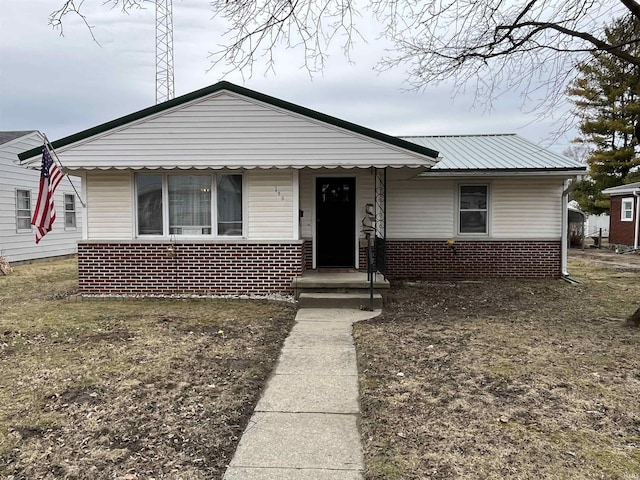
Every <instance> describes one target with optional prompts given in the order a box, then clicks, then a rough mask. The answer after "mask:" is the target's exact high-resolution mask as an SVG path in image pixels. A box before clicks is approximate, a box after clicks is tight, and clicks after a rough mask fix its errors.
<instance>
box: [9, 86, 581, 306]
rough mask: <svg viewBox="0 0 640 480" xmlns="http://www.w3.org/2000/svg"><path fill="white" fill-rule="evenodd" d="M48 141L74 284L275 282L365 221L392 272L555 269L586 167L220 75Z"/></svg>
mask: <svg viewBox="0 0 640 480" xmlns="http://www.w3.org/2000/svg"><path fill="white" fill-rule="evenodd" d="M53 146H54V147H55V148H56V150H57V152H58V154H59V156H60V158H61V159H62V161H63V163H64V165H65V167H67V168H68V169H69V170H70V171H76V172H78V173H77V174H78V175H81V176H82V178H83V194H82V195H83V197H84V198H86V201H87V209H86V210H85V220H86V221H85V223H84V231H83V240H82V241H81V242H79V245H78V268H79V287H80V290H81V292H83V293H88V294H102V293H111V294H176V293H177V294H181V293H186V294H190V293H198V294H228V293H230V294H243V293H254V294H264V293H271V292H288V291H291V289H292V281H293V280H294V279H295V278H297V277H298V276H300V275H302V274H303V273H304V272H305V270H309V269H316V270H318V272H319V273H320V274H321V273H322V272H323V270H324V269H327V268H330V269H334V270H335V269H339V271H342V270H345V269H347V270H366V261H365V258H366V248H365V247H366V241H365V238H364V237H365V231H366V230H367V226H372V227H373V229H371V230H370V232H371V234H372V236H373V237H374V238H375V241H374V244H375V253H376V257H377V267H378V269H379V270H380V271H382V272H383V273H384V274H385V275H386V276H387V277H388V278H392V279H393V278H409V277H413V278H417V277H422V278H464V277H466V278H476V277H560V276H561V275H564V274H565V272H566V231H567V222H566V218H567V215H566V210H567V196H568V193H569V189H568V188H567V187H568V185H569V182H570V181H571V180H575V179H576V177H577V176H579V175H582V174H584V171H585V168H584V166H583V165H581V164H579V163H578V162H575V161H573V160H571V159H568V158H566V157H563V156H561V155H557V154H555V153H553V152H550V151H549V150H545V149H543V148H540V147H539V146H537V145H535V144H533V143H531V142H529V141H527V140H525V139H523V138H521V137H519V136H517V135H511V134H508V135H469V136H439V137H407V138H397V137H392V136H389V135H385V134H383V133H381V132H377V131H373V130H370V129H368V128H365V127H363V126H361V125H356V124H353V123H350V122H346V121H344V120H340V119H337V118H335V117H331V116H328V115H324V114H322V113H320V112H316V111H313V110H310V109H307V108H304V107H302V106H299V105H295V104H291V103H289V102H285V101H283V100H280V99H277V98H274V97H270V96H267V95H264V94H261V93H259V92H255V91H253V90H249V89H246V88H243V87H239V86H237V85H233V84H231V83H228V82H220V83H217V84H215V85H212V86H210V87H207V88H204V89H201V90H198V91H195V92H192V93H189V94H187V95H183V96H181V97H178V98H175V99H173V100H170V101H168V102H165V103H162V104H159V105H155V106H152V107H149V108H147V109H144V110H141V111H138V112H134V113H132V114H130V115H127V116H125V117H122V118H119V119H115V120H113V121H111V122H108V123H105V124H103V125H99V126H97V127H94V128H91V129H88V130H85V131H83V132H79V133H77V134H74V135H71V136H69V137H66V138H63V139H60V140H57V141H55V142H53ZM438 152H440V155H439V154H438ZM38 155H39V153H38V151H37V150H36V149H32V150H30V151H26V152H23V153H22V154H20V159H21V160H22V161H24V162H26V163H29V164H33V163H37V162H38Z"/></svg>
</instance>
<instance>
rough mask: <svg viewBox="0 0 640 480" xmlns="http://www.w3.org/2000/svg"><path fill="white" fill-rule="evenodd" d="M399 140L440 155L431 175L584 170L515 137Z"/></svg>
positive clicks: (444, 136) (509, 134) (424, 137)
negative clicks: (437, 172)
mask: <svg viewBox="0 0 640 480" xmlns="http://www.w3.org/2000/svg"><path fill="white" fill-rule="evenodd" d="M400 138H402V139H403V140H407V141H409V142H413V143H416V144H418V145H421V146H423V147H427V148H431V149H433V150H437V151H438V152H440V157H441V160H440V161H439V162H438V163H437V164H436V165H435V166H434V167H433V168H432V169H431V170H432V171H441V170H525V169H526V170H531V169H535V170H554V169H562V170H568V169H575V170H584V169H585V168H586V167H585V165H583V164H582V163H580V162H577V161H575V160H573V159H571V158H568V157H565V156H564V155H559V154H557V153H555V152H552V151H551V150H548V149H546V148H543V147H540V146H539V145H536V144H535V143H533V142H530V141H529V140H526V139H524V138H522V137H520V136H519V135H516V134H515V133H508V134H489V135H436V136H408V137H400Z"/></svg>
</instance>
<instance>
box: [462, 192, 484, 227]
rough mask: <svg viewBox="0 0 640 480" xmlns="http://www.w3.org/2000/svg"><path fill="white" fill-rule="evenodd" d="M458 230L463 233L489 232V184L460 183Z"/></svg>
mask: <svg viewBox="0 0 640 480" xmlns="http://www.w3.org/2000/svg"><path fill="white" fill-rule="evenodd" d="M459 201H460V203H459V217H458V232H459V233H463V234H487V233H489V230H488V212H489V210H488V204H489V186H488V185H460V200H459Z"/></svg>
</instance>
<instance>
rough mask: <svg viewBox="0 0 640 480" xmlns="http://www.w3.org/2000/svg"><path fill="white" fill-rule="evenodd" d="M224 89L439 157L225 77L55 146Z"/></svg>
mask: <svg viewBox="0 0 640 480" xmlns="http://www.w3.org/2000/svg"><path fill="white" fill-rule="evenodd" d="M223 90H227V91H229V92H233V93H236V94H238V95H242V96H244V97H247V98H252V99H254V100H258V101H261V102H264V103H267V104H270V105H273V106H276V107H280V108H282V109H284V110H288V111H290V112H295V113H298V114H301V115H303V116H305V117H309V118H313V119H315V120H319V121H321V122H323V123H327V124H330V125H334V126H336V127H340V128H343V129H345V130H349V131H351V132H355V133H359V134H361V135H363V136H365V137H368V138H373V139H377V140H380V141H382V142H384V143H386V144H391V145H395V146H396V147H400V148H403V149H405V150H408V151H410V152H414V153H418V154H421V155H424V156H427V157H430V158H433V159H437V158H438V152H437V151H435V150H432V149H430V148H427V147H423V146H421V145H417V144H414V143H411V142H408V141H406V140H402V139H400V138H397V137H393V136H391V135H387V134H385V133H381V132H378V131H375V130H371V129H369V128H366V127H363V126H361V125H357V124H355V123H351V122H347V121H345V120H341V119H339V118H336V117H332V116H330V115H326V114H324V113H320V112H317V111H315V110H311V109H309V108H306V107H302V106H300V105H296V104H294V103H290V102H287V101H284V100H280V99H278V98H275V97H271V96H269V95H266V94H263V93H259V92H256V91H254V90H250V89H248V88H245V87H240V86H238V85H235V84H233V83H230V82H226V81H222V82H218V83H216V84H214V85H211V86H209V87H205V88H201V89H200V90H196V91H194V92H191V93H187V94H186V95H182V96H180V97H176V98H174V99H172V100H169V101H166V102H163V103H161V104H158V105H153V106H151V107H147V108H144V109H142V110H139V111H137V112H134V113H130V114H128V115H125V116H123V117H120V118H117V119H115V120H111V121H109V122H106V123H103V124H101V125H98V126H95V127H92V128H89V129H86V130H83V131H81V132H78V133H75V134H73V135H69V136H67V137H64V138H61V139H59V140H56V141H54V142H52V143H51V145H52V146H53V148H55V149H57V148H61V147H65V146H67V145H71V144H75V143H78V142H80V141H82V140H85V139H88V138H90V137H95V136H97V135H99V134H101V133H105V132H107V131H112V130H114V129H116V128H118V127H121V126H124V125H127V124H131V123H133V122H135V121H136V120H142V119H145V118H147V117H151V116H153V115H155V114H159V113H164V112H166V111H168V110H170V109H172V108H174V107H178V106H182V105H184V104H187V103H189V102H192V101H194V100H198V99H201V98H203V97H207V96H209V95H212V94H214V93H217V92H221V91H223ZM37 150H38V149H36V148H33V149H31V150H27V151H26V152H22V153H20V154H19V155H18V158H20V160H22V161H24V160H28V159H29V158H31V157H33V156H36V155H39V153H40V152H38V151H37Z"/></svg>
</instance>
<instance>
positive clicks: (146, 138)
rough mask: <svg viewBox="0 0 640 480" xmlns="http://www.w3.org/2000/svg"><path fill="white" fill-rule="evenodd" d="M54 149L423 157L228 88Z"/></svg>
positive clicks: (347, 161)
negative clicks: (239, 93) (230, 90)
mask: <svg viewBox="0 0 640 480" xmlns="http://www.w3.org/2000/svg"><path fill="white" fill-rule="evenodd" d="M70 147H71V148H70ZM59 150H60V151H59V152H58V153H59V154H60V156H61V158H62V161H63V162H64V164H65V166H67V167H68V168H76V167H83V168H124V169H126V168H143V167H150V168H157V167H159V166H160V167H168V168H174V167H176V166H178V167H181V168H188V167H198V168H211V167H216V166H217V167H218V168H220V167H221V166H225V167H228V168H236V167H238V168H239V167H248V168H251V167H256V166H258V167H260V166H263V167H265V166H270V165H278V166H282V167H284V166H289V165H297V166H303V165H305V164H307V162H312V163H323V164H329V165H331V166H341V165H347V166H349V165H353V164H354V163H355V164H358V162H362V163H364V164H371V163H375V162H383V163H389V162H391V163H393V162H398V163H409V164H426V163H428V162H429V159H426V158H425V157H424V156H422V155H419V154H417V153H412V152H409V151H406V150H403V149H401V148H399V147H395V146H393V145H389V144H385V143H383V142H381V141H378V140H375V139H372V138H369V137H362V136H360V135H358V134H356V133H354V132H351V131H346V130H342V129H340V128H338V127H336V126H333V125H329V124H324V123H322V122H320V121H318V120H315V119H311V118H308V117H304V116H302V115H299V114H296V113H293V112H290V111H286V110H282V109H279V108H277V107H275V106H272V105H268V104H263V103H261V102H259V101H256V100H253V99H248V98H245V97H242V96H240V95H237V94H233V93H228V92H219V93H217V94H213V95H211V96H208V97H204V98H201V99H198V100H195V101H193V102H192V103H187V104H183V105H180V106H179V107H176V108H175V109H174V110H168V111H163V112H162V113H160V114H158V115H156V116H152V117H146V118H144V119H140V120H138V121H137V122H134V123H132V124H129V125H126V126H123V127H120V128H119V129H117V130H114V131H111V132H107V133H104V134H101V135H100V136H98V137H95V138H91V139H87V140H85V141H81V142H79V143H78V144H75V145H72V146H69V147H62V148H60V149H59Z"/></svg>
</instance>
